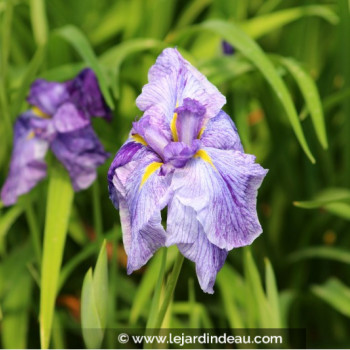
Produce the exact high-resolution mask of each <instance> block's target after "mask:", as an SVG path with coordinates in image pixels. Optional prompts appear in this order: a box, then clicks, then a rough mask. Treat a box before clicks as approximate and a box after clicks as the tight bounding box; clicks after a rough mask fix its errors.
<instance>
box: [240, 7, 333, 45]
mask: <svg viewBox="0 0 350 350" xmlns="http://www.w3.org/2000/svg"><path fill="white" fill-rule="evenodd" d="M305 16H318V17H321V18H323V19H325V20H326V21H328V22H329V23H331V24H334V25H335V24H337V23H338V22H339V18H338V16H337V15H336V13H335V12H334V11H332V10H331V9H330V8H329V7H326V6H322V5H311V6H300V7H295V8H289V9H285V10H280V11H277V12H273V13H269V14H267V15H262V16H259V17H255V18H253V19H250V20H248V21H246V22H244V23H243V24H242V29H243V30H244V31H245V32H246V33H248V34H249V35H250V36H251V37H252V38H254V39H258V38H260V37H262V36H264V35H265V34H267V33H270V32H273V31H275V30H277V29H279V28H283V27H284V26H285V25H286V24H288V23H291V22H293V21H296V20H298V19H300V18H303V17H305Z"/></svg>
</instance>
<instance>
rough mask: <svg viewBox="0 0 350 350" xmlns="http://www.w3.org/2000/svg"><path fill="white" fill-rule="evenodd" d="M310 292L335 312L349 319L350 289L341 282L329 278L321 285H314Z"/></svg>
mask: <svg viewBox="0 0 350 350" xmlns="http://www.w3.org/2000/svg"><path fill="white" fill-rule="evenodd" d="M311 290H312V292H313V293H314V294H315V295H317V296H318V297H319V298H321V299H322V300H324V301H325V302H326V303H328V304H330V305H331V306H332V307H333V308H334V309H335V310H337V311H339V312H340V313H341V314H343V315H345V316H347V317H350V288H349V287H348V286H346V285H345V284H343V283H342V282H341V281H339V280H338V279H336V278H331V279H329V280H328V281H327V282H326V283H325V284H323V285H314V286H313V287H311Z"/></svg>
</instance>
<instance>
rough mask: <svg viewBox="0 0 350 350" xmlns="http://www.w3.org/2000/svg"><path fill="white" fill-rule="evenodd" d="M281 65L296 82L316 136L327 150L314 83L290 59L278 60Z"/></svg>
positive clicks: (322, 116) (319, 103) (324, 130)
mask: <svg viewBox="0 0 350 350" xmlns="http://www.w3.org/2000/svg"><path fill="white" fill-rule="evenodd" d="M280 61H281V63H282V64H283V65H284V66H285V67H286V68H287V69H288V70H289V72H290V73H291V75H292V76H293V78H294V79H295V81H296V82H297V84H298V86H299V88H300V90H301V92H302V94H303V96H304V99H305V102H306V105H307V108H308V110H309V111H310V114H311V119H312V123H313V125H314V128H315V131H316V135H317V137H318V139H319V141H320V143H321V145H322V147H323V148H324V149H327V148H328V142H327V134H326V125H325V120H324V115H323V109H322V104H321V98H320V95H319V93H318V90H317V87H316V84H315V82H314V81H313V80H312V78H311V77H310V75H309V74H307V73H306V72H305V70H304V69H302V68H301V67H300V65H299V64H298V63H297V62H296V61H294V60H293V59H291V58H284V57H281V58H280Z"/></svg>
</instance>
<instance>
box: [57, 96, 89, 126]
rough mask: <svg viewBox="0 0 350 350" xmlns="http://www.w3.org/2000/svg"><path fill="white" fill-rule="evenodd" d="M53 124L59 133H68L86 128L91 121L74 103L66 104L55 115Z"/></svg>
mask: <svg viewBox="0 0 350 350" xmlns="http://www.w3.org/2000/svg"><path fill="white" fill-rule="evenodd" d="M53 124H54V126H55V129H56V130H57V131H58V132H60V133H66V132H71V131H74V130H78V129H81V128H84V127H86V126H87V125H89V124H90V120H89V118H87V117H86V116H85V114H84V113H83V112H81V111H80V110H78V109H77V107H76V106H75V105H74V104H73V103H71V102H66V103H64V104H63V105H62V106H60V107H59V108H58V109H57V111H56V113H55V114H54V116H53Z"/></svg>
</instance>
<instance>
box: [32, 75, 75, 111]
mask: <svg viewBox="0 0 350 350" xmlns="http://www.w3.org/2000/svg"><path fill="white" fill-rule="evenodd" d="M69 97H70V96H69V93H68V91H67V89H66V86H65V84H64V83H56V82H51V81H46V80H44V79H37V80H35V81H34V83H33V84H32V85H31V87H30V92H29V96H28V98H27V100H28V103H30V104H31V105H33V106H36V107H38V108H39V109H40V110H41V111H42V112H44V113H46V114H48V115H53V114H54V113H55V112H56V110H57V108H58V107H59V106H60V105H61V104H62V103H64V102H66V101H68V100H69Z"/></svg>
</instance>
